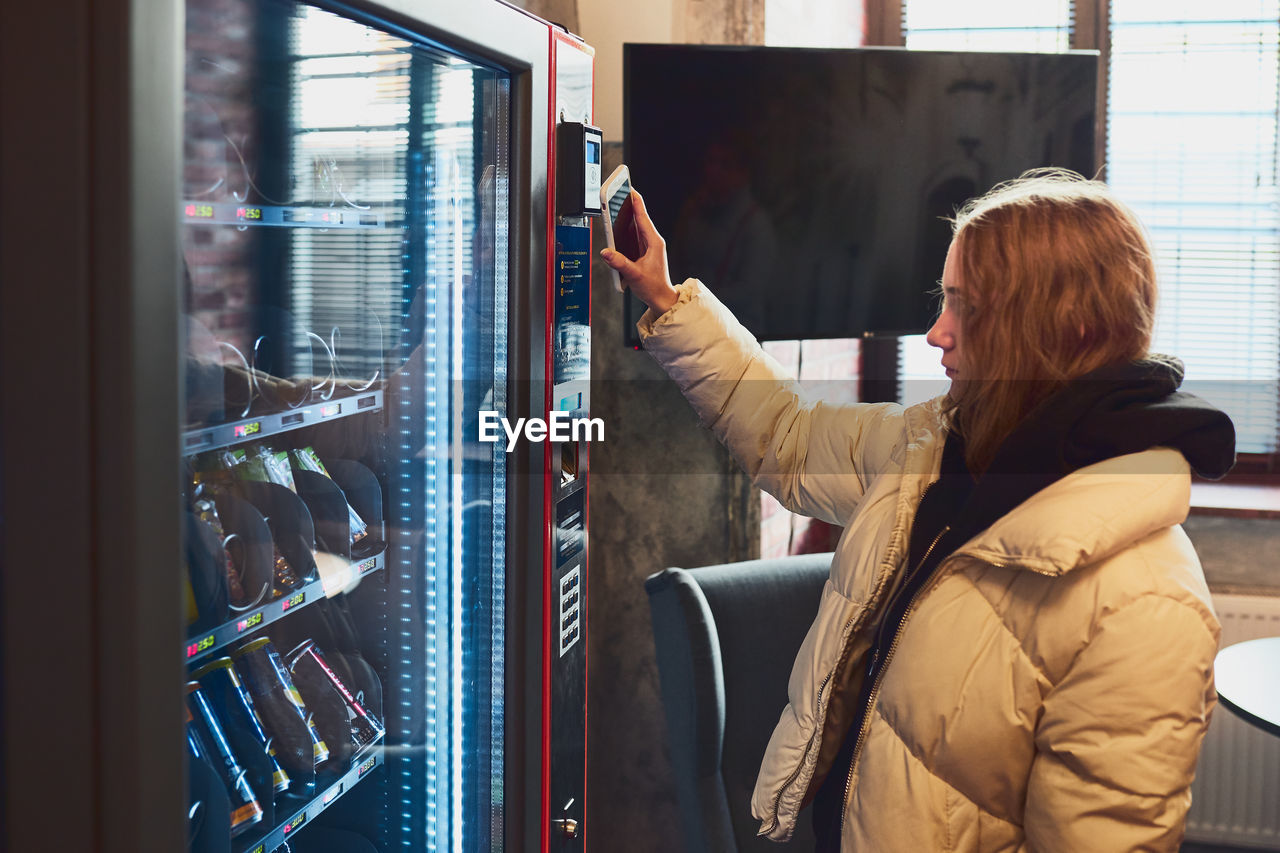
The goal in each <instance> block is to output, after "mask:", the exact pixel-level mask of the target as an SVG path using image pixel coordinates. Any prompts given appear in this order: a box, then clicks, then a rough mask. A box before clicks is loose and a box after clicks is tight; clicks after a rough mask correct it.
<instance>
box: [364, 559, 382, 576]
mask: <svg viewBox="0 0 1280 853" xmlns="http://www.w3.org/2000/svg"><path fill="white" fill-rule="evenodd" d="M376 568H378V558H377V557H370V558H369V559H367V560H365V561H364V562H363V563H361V564H360V574H362V575H363V574H365V573H366V572H371V571H373V570H374V569H376Z"/></svg>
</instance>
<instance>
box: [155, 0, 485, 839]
mask: <svg viewBox="0 0 1280 853" xmlns="http://www.w3.org/2000/svg"><path fill="white" fill-rule="evenodd" d="M187 28H188V30H187V68H186V104H187V113H186V126H185V165H184V175H183V193H184V195H183V198H182V199H181V204H180V208H179V211H178V215H179V218H180V220H181V221H182V223H183V224H184V230H183V235H184V260H185V263H186V270H187V280H186V282H185V284H184V298H185V305H184V310H185V312H186V313H187V315H188V321H187V327H188V333H187V362H188V364H187V370H186V374H185V375H186V377H187V379H186V390H187V401H188V405H187V425H188V436H187V447H188V451H189V452H190V453H191V457H190V460H189V468H190V470H191V471H192V478H191V479H192V483H193V485H192V487H190V488H189V494H188V495H187V499H188V503H189V504H191V503H194V502H195V501H197V500H204V501H206V502H213V501H216V503H217V506H218V508H219V509H221V508H223V507H226V508H228V509H229V511H231V513H232V514H233V515H234V521H235V525H236V529H237V530H240V531H245V532H241V533H238V534H237V535H238V536H239V537H240V538H239V540H236V539H233V540H231V543H232V545H233V546H234V547H232V548H231V550H232V551H233V552H235V553H234V554H233V556H234V560H233V567H234V566H238V565H239V564H240V563H241V562H244V561H245V560H247V559H248V558H247V557H244V556H242V555H241V554H240V552H241V551H245V550H246V549H256V550H254V551H253V554H254V555H256V556H254V558H253V559H254V560H256V561H257V563H261V564H263V565H270V564H271V561H272V560H274V559H275V557H276V556H277V555H280V556H284V557H286V558H287V559H288V560H289V561H290V562H291V563H297V564H299V565H302V566H304V567H306V568H307V569H308V571H309V572H310V574H309V575H307V577H315V576H316V574H317V571H318V572H319V574H320V576H321V577H322V579H327V580H332V578H333V577H338V578H339V579H340V580H341V581H342V582H341V583H338V582H332V583H329V582H326V584H325V587H324V590H323V592H320V593H316V596H319V597H321V598H322V599H323V600H322V601H321V602H319V603H313V599H314V597H316V596H313V597H312V598H307V597H306V595H304V594H303V593H304V592H305V589H303V588H299V589H298V590H296V591H295V590H293V589H290V590H289V595H288V596H284V597H283V598H282V599H280V600H279V601H277V602H276V603H275V604H274V605H273V606H274V608H275V609H274V610H272V611H271V616H272V618H273V619H274V621H270V622H268V621H266V620H265V619H264V620H260V621H254V620H255V619H258V617H257V616H254V615H253V614H254V612H255V611H254V610H253V609H252V607H253V606H256V605H251V606H250V607H249V608H248V609H246V607H245V605H244V604H243V599H241V598H239V597H237V601H236V606H237V608H238V610H236V611H234V613H233V611H232V610H231V608H229V607H228V608H227V613H226V614H225V615H224V618H225V619H230V618H233V616H234V615H239V614H241V613H244V614H246V615H245V616H244V617H242V622H243V623H244V625H245V633H244V638H256V637H263V636H267V637H273V638H276V639H277V640H278V642H277V644H278V645H279V646H280V647H281V649H282V650H283V649H285V648H292V647H294V646H296V645H297V644H298V643H300V642H303V641H307V640H310V641H314V642H316V643H317V644H319V645H321V647H322V648H323V652H324V654H325V658H326V660H329V661H331V662H333V661H334V660H339V661H341V660H343V659H344V658H343V656H344V655H345V656H347V657H350V658H351V659H352V660H355V659H356V658H359V659H360V660H362V661H365V662H367V666H368V667H369V670H368V673H369V674H368V677H367V678H365V679H364V681H365V682H366V688H365V693H366V695H368V694H369V693H376V695H378V696H379V697H380V704H381V708H382V709H383V715H382V718H381V719H382V722H383V723H384V725H385V729H386V731H385V740H384V745H385V756H384V759H385V760H384V761H383V762H382V763H381V764H379V765H378V767H377V769H376V770H374V771H372V772H370V773H368V774H367V775H364V774H361V775H360V776H359V777H358V779H359V784H358V785H351V786H348V787H344V789H343V791H344V792H343V795H342V797H341V799H339V800H337V801H336V802H334V803H333V804H332V805H330V806H329V808H328V809H327V811H326V819H325V822H326V823H329V824H330V825H332V826H341V827H343V828H345V829H350V830H351V831H355V832H357V833H359V834H361V835H363V836H364V837H366V838H368V839H370V840H371V841H373V842H374V843H375V845H376V846H377V847H378V849H380V850H384V851H389V850H393V849H394V850H400V849H407V850H464V849H465V850H490V849H493V850H496V849H500V848H501V844H502V822H503V793H502V791H503V788H502V779H503V759H502V753H503V743H504V735H503V714H504V701H503V667H504V655H503V644H504V643H505V636H504V631H503V613H504V608H505V573H506V566H505V547H506V545H505V514H506V511H507V509H506V485H505V482H504V479H503V477H504V471H505V457H504V454H503V453H502V451H501V448H500V447H499V446H498V445H492V444H481V443H479V442H478V440H477V436H476V429H475V424H476V423H477V421H478V412H479V411H480V410H481V409H492V410H497V411H499V412H505V405H506V382H507V376H506V359H507V351H506V335H507V315H506V300H507V279H506V276H507V270H506V267H507V253H506V243H505V239H506V237H505V235H506V233H507V208H506V196H507V192H508V186H507V168H508V165H507V156H508V155H507V147H508V142H507V122H508V114H509V109H510V107H509V98H510V85H509V81H508V79H507V78H506V76H505V75H503V74H501V73H499V72H496V71H494V70H492V69H488V68H485V67H482V66H479V65H476V64H473V63H470V62H468V61H465V60H464V59H462V58H460V57H457V56H452V55H447V54H444V53H441V52H439V51H438V50H436V49H434V48H428V47H427V46H425V45H421V44H416V43H413V42H411V41H409V40H406V38H404V37H401V36H399V35H394V34H392V33H391V32H389V31H388V30H387V29H385V28H382V27H380V26H379V25H377V23H376V22H365V21H356V20H352V19H350V18H347V17H343V16H341V15H338V14H334V13H332V12H329V11H325V10H321V9H317V8H314V7H310V6H307V5H304V4H301V3H295V2H286V0H189V2H188V4H187ZM237 451H243V453H242V454H241V458H243V459H248V460H250V461H253V460H261V461H262V465H263V466H264V470H266V471H267V474H266V475H265V476H266V480H265V481H261V480H260V481H253V482H252V484H250V483H249V482H248V481H247V480H246V478H244V477H241V476H240V474H242V473H243V472H242V471H240V470H239V469H238V468H236V467H235V465H236V464H237V463H235V459H234V458H232V457H234V454H235V453H236V452H237ZM273 460H274V461H276V462H279V463H280V464H281V465H283V472H282V473H287V472H289V471H291V472H292V475H291V477H290V478H284V477H283V476H282V477H280V478H275V477H273V476H272V475H271V473H270V471H269V470H268V469H269V468H270V463H271V462H272V461H273ZM223 462H226V465H223ZM358 518H363V519H364V520H363V521H361V524H364V523H365V522H366V521H367V522H368V524H367V528H368V530H367V532H366V531H365V530H363V529H361V530H360V532H359V536H360V541H357V533H356V529H357V522H356V519H358ZM229 523H230V522H229ZM283 539H287V540H288V541H287V542H283V541H277V540H283ZM304 540H305V541H304ZM299 542H303V544H302V545H299ZM366 559H369V560H372V561H373V562H372V563H370V564H369V565H376V566H379V567H382V566H385V568H381V570H380V572H379V574H378V578H377V582H369V581H368V580H367V579H364V578H362V576H361V572H362V571H365V570H366V569H362V568H361V566H360V565H356V564H357V563H358V562H359V561H361V560H366ZM379 560H381V561H382V562H378V561H379ZM344 561H345V562H344ZM205 562H206V563H208V564H210V565H212V564H213V562H214V561H213V560H206V561H205ZM255 565H256V564H255ZM317 567H318V568H317ZM335 573H336V574H335ZM306 589H310V587H307V588H306ZM256 590H257V586H256V585H255V590H254V591H255V592H256ZM310 594H311V593H307V595H310ZM244 595H246V596H247V595H248V593H244ZM325 596H332V597H329V598H325ZM330 603H333V606H334V607H338V608H339V609H340V611H341V613H342V614H349V619H350V624H349V626H347V627H348V628H349V630H348V631H344V632H342V634H341V635H342V636H343V637H346V638H347V646H348V647H347V648H343V649H337V650H335V649H333V648H327V647H323V646H324V644H323V642H322V640H321V639H320V637H319V636H318V635H317V634H316V632H318V631H320V629H319V628H318V627H316V626H318V625H320V624H321V623H323V624H325V625H329V626H330V628H332V627H333V625H334V624H335V621H334V620H337V621H339V622H342V621H343V620H345V618H347V617H345V616H344V617H342V618H341V619H340V618H339V616H338V615H336V611H335V612H334V613H330V610H331V608H330ZM293 607H297V608H298V609H297V611H296V612H294V611H292V610H290V608H293ZM286 611H288V612H287V613H286ZM321 612H325V613H329V615H328V616H326V617H325V618H324V619H321V618H320V616H318V615H317V614H319V613H321ZM326 620H328V621H326ZM217 622H218V619H217V618H214V619H213V620H212V623H211V624H214V625H215V626H216V624H217ZM199 624H200V625H201V626H204V625H205V624H206V622H204V621H202V622H200V623H199ZM259 625H261V627H258V626H259ZM211 636H213V637H214V639H212V640H209V641H208V642H209V643H212V644H217V643H221V642H222V640H220V639H218V637H219V636H220V635H218V634H217V633H216V630H215V632H214V634H213V635H211ZM335 636H336V635H335ZM286 639H287V640H288V644H287V645H286V642H285V641H286ZM237 642H241V640H240V639H237ZM204 643H206V641H205V640H204V639H201V638H195V639H193V641H192V649H193V650H194V651H192V654H195V655H199V654H204V653H207V652H209V648H208V647H207V646H203V645H202V644H204ZM359 669H360V668H359V667H354V668H353V670H352V673H354V672H355V671H356V670H359ZM361 671H362V670H361ZM348 677H352V678H353V677H354V674H349V676H348ZM335 754H338V755H341V754H343V753H342V752H341V751H338V752H335ZM360 760H364V759H363V754H362V755H361V757H360V758H357V759H355V761H360ZM334 764H338V765H341V762H340V761H332V762H330V765H334ZM355 770H356V768H355V765H353V766H352V768H347V767H345V766H338V767H336V768H330V769H328V770H326V769H324V768H320V767H317V768H316V773H317V774H318V777H317V784H316V790H318V791H319V790H323V789H325V786H326V784H327V783H325V781H324V780H325V778H328V777H325V773H326V772H327V773H329V774H331V776H332V779H334V780H337V779H340V778H343V777H342V776H341V774H342V773H343V772H347V771H350V772H352V773H354V772H355ZM332 774H338V775H332ZM290 796H292V794H291V795H290ZM276 813H277V814H276V816H277V817H279V816H280V815H281V814H282V811H281V809H279V808H277V809H276ZM263 823H264V827H263V829H262V832H267V831H268V830H269V829H272V830H273V831H274V830H275V829H278V828H269V827H266V826H265V824H267V823H269V821H264V822H263ZM298 831H300V832H304V831H309V830H303V829H300V830H298ZM253 832H254V833H258V832H259V830H258V829H257V828H255V830H254V831H253ZM261 837H262V838H263V839H271V838H272V836H270V835H262V836H261ZM257 838H258V836H257V835H255V836H254V840H253V843H256V842H257ZM272 843H274V842H272ZM251 847H252V844H251ZM193 849H196V846H195V845H193Z"/></svg>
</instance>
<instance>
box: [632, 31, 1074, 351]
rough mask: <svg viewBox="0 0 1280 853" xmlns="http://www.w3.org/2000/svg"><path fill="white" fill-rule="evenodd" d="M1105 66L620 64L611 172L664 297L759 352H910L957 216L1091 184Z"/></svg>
mask: <svg viewBox="0 0 1280 853" xmlns="http://www.w3.org/2000/svg"><path fill="white" fill-rule="evenodd" d="M1098 61H1099V60H1098V54H1097V53H1096V52H1094V51H1071V52H1068V53H1058V54H1034V53H969V52H949V51H917V50H904V49H901V48H858V49H811V48H770V47H720V46H705V45H665V44H628V45H625V46H624V49H623V67H624V89H625V95H624V124H625V128H624V152H623V157H624V160H625V162H626V163H627V164H628V165H629V166H630V167H631V176H632V181H633V183H634V185H635V187H636V189H638V190H639V191H640V192H641V193H643V195H644V197H645V201H646V203H647V206H648V209H649V213H650V215H651V216H652V217H653V220H654V222H655V224H656V225H657V227H658V229H659V231H661V232H662V234H663V236H664V237H665V238H666V240H667V244H668V252H669V255H670V264H671V275H672V279H673V280H674V281H676V282H679V281H682V280H683V279H684V278H686V277H688V276H695V277H697V278H700V279H702V280H703V282H704V283H706V284H707V285H708V286H709V287H710V288H711V289H712V290H713V291H714V292H715V293H716V295H717V296H719V297H720V298H721V299H722V300H723V301H724V302H725V303H726V304H728V305H729V307H730V308H732V309H733V311H734V312H735V314H737V316H738V318H739V319H740V320H741V321H742V322H743V324H744V325H746V327H747V328H748V329H750V330H751V331H752V332H753V333H755V335H756V336H757V337H758V338H760V339H761V340H791V339H802V338H846V337H862V336H894V335H901V334H918V333H921V332H923V331H925V330H926V329H927V328H928V326H929V324H930V323H931V322H932V320H933V315H934V313H935V311H936V307H937V300H936V297H935V296H934V292H935V291H936V287H937V282H938V280H939V278H941V276H942V264H943V260H944V258H945V256H946V250H947V246H948V245H949V243H950V237H951V230H950V223H949V222H948V221H947V217H949V216H951V215H952V214H953V213H954V212H955V210H956V208H958V207H959V206H960V205H961V204H962V203H964V202H965V201H966V200H968V199H969V198H972V197H973V196H975V195H978V194H981V193H983V192H985V191H986V190H988V189H990V188H991V187H992V186H994V185H995V184H996V183H998V182H1000V181H1003V180H1008V179H1010V178H1014V177H1017V176H1018V175H1020V174H1022V173H1023V172H1025V171H1026V170H1028V169H1031V168H1035V167H1042V166H1058V167H1064V168H1068V169H1072V170H1074V171H1076V172H1080V173H1082V174H1084V175H1086V176H1090V177H1091V176H1093V175H1094V173H1095V171H1096V169H1097V164H1096V158H1095V153H1094V140H1095V122H1096V117H1097V94H1096V93H1097V74H1098ZM643 310H644V306H643V305H642V304H641V303H640V302H639V300H637V299H636V298H635V297H633V296H630V295H628V297H627V299H626V309H625V311H626V317H625V320H626V322H625V324H624V328H625V330H626V335H627V338H628V340H627V343H628V344H629V345H632V346H636V345H638V339H637V336H636V333H635V323H636V321H637V320H638V319H639V317H640V315H641V313H643Z"/></svg>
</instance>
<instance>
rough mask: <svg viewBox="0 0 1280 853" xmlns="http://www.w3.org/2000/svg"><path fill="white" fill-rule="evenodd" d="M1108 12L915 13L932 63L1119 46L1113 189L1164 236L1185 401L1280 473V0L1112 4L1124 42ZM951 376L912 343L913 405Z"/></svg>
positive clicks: (1064, 0)
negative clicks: (946, 57) (967, 53)
mask: <svg viewBox="0 0 1280 853" xmlns="http://www.w3.org/2000/svg"><path fill="white" fill-rule="evenodd" d="M1095 11H1096V10H1094V9H1093V8H1092V6H1091V4H1089V6H1088V8H1086V4H1085V3H1080V4H1077V3H1073V2H1069V0H1020V2H1012V1H1011V0H1000V2H994V0H993V2H988V3H982V4H955V3H948V2H943V0H904V2H903V5H902V19H901V26H902V30H901V34H902V41H903V43H905V44H906V46H907V47H909V48H917V49H918V48H933V49H950V50H965V49H971V50H1015V49H1022V50H1064V49H1066V48H1067V47H1068V46H1069V45H1070V44H1074V45H1075V46H1078V47H1097V46H1099V44H1103V45H1105V44H1106V43H1107V42H1109V44H1110V48H1109V52H1108V56H1107V64H1106V68H1105V74H1106V76H1107V80H1108V90H1107V91H1108V98H1107V100H1108V103H1107V114H1106V127H1107V137H1106V145H1105V152H1106V157H1105V164H1106V179H1107V181H1108V183H1110V184H1111V185H1112V186H1113V187H1114V188H1115V190H1116V192H1117V193H1118V194H1119V195H1120V196H1121V198H1123V199H1124V200H1125V201H1126V202H1128V203H1129V204H1130V205H1131V206H1133V207H1134V209H1135V210H1136V211H1137V212H1138V214H1139V216H1140V217H1141V218H1142V219H1143V221H1144V222H1145V223H1146V225H1147V227H1148V229H1149V230H1150V232H1151V237H1152V243H1153V245H1154V248H1155V251H1156V254H1157V263H1158V265H1159V274H1160V281H1161V298H1160V307H1159V312H1158V316H1157V322H1156V335H1155V341H1154V342H1153V348H1154V349H1155V350H1157V351H1160V352H1169V353H1172V354H1175V355H1177V356H1179V357H1180V358H1182V359H1183V361H1184V362H1185V363H1186V365H1187V381H1186V384H1185V385H1184V388H1185V389H1186V390H1189V391H1192V392H1193V393H1197V394H1199V395H1200V396H1202V397H1205V398H1206V399H1208V400H1210V401H1212V402H1213V403H1214V404H1215V405H1217V406H1219V407H1221V408H1222V409H1224V410H1225V411H1227V412H1228V413H1229V414H1230V415H1231V417H1232V419H1233V420H1234V421H1235V423H1236V429H1237V431H1238V445H1237V448H1238V450H1239V452H1240V453H1242V454H1268V456H1267V457H1266V458H1268V459H1273V458H1275V456H1274V455H1275V454H1276V453H1277V450H1278V449H1280V448H1278V447H1277V416H1278V414H1280V395H1278V389H1280V256H1278V249H1280V217H1277V206H1278V202H1280V196H1278V194H1277V189H1276V158H1277V129H1276V115H1277V109H1280V98H1278V97H1277V68H1278V67H1280V52H1278V45H1280V0H1223V2H1215V3H1212V4H1209V3H1203V2H1200V0H1176V2H1171V0H1162V2H1159V3H1157V2H1153V0H1111V2H1110V4H1109V6H1108V7H1107V8H1106V10H1105V11H1104V14H1103V15H1102V16H1100V17H1102V19H1103V20H1106V19H1107V18H1108V17H1109V28H1095V27H1094V26H1092V18H1091V17H1090V16H1091V15H1092V14H1093V13H1094V12H1095ZM1086 19H1087V20H1086ZM1073 28H1074V30H1073ZM1095 32H1100V33H1101V35H1102V37H1101V38H1098V37H1096V36H1093V35H1091V34H1092V33H1095ZM1089 42H1093V43H1092V44H1090V43H1089ZM936 362H937V357H936V354H929V351H928V348H927V345H926V344H925V343H924V340H923V338H909V339H906V340H905V341H904V344H903V346H902V350H901V356H900V359H899V367H900V370H899V380H900V388H901V393H902V397H903V399H904V400H907V401H914V400H916V399H922V398H925V397H927V396H928V391H929V390H930V389H929V387H928V385H927V384H926V383H924V382H921V380H925V379H928V378H929V377H931V376H936Z"/></svg>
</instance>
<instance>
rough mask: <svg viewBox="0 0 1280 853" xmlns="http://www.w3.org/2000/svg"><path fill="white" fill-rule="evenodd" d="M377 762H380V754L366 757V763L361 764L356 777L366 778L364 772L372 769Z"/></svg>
mask: <svg viewBox="0 0 1280 853" xmlns="http://www.w3.org/2000/svg"><path fill="white" fill-rule="evenodd" d="M377 763H378V756H376V755H371V756H369V757H368V758H366V759H365V760H364V763H363V764H361V765H360V769H359V770H357V771H356V778H357V779H361V778H364V774H366V773H368V772H369V771H370V770H372V769H373V768H374V766H375V765H376V764H377Z"/></svg>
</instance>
